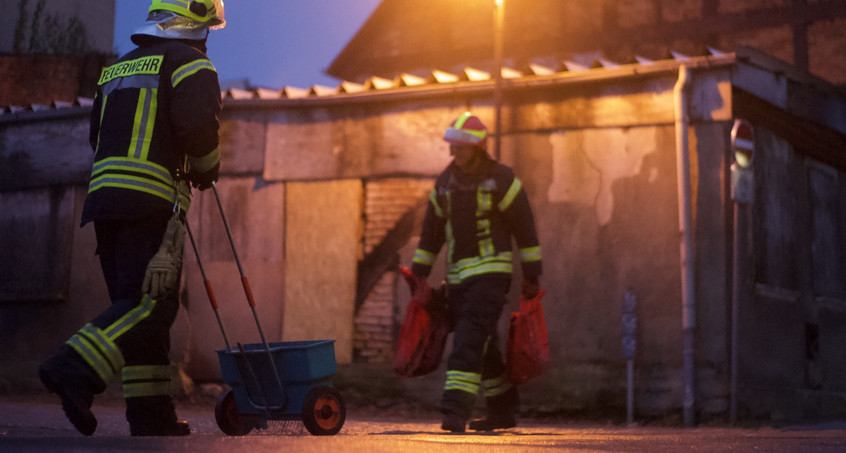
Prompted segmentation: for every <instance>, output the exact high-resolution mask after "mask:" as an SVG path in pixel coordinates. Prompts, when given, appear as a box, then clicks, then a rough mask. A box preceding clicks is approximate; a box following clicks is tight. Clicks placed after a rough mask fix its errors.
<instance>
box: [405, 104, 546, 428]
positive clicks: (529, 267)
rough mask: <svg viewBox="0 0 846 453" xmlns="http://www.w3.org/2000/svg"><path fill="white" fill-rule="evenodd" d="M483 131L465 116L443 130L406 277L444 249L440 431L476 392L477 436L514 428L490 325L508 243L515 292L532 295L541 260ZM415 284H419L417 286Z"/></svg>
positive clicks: (426, 267) (513, 401) (423, 269)
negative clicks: (445, 334)
mask: <svg viewBox="0 0 846 453" xmlns="http://www.w3.org/2000/svg"><path fill="white" fill-rule="evenodd" d="M486 139H487V130H486V129H485V126H484V124H482V122H481V121H480V120H479V118H477V117H476V116H473V115H471V114H470V113H465V114H463V115H461V116H460V117H458V119H456V120H455V121H454V122H453V123H452V124H451V125H450V126H449V128H448V129H447V130H446V133H445V134H444V140H445V141H446V142H448V143H449V146H450V153H451V154H452V156H453V161H452V162H451V163H450V165H449V166H448V167H447V168H446V170H444V172H443V173H441V174H440V176H438V179H437V181H436V182H435V187H434V188H433V189H432V191H431V193H430V195H429V204H428V206H427V209H426V216H425V218H424V220H423V228H422V231H421V236H420V243H419V245H418V248H417V250H416V251H415V254H414V258H413V263H412V272H413V274H414V276H415V278H417V279H419V280H418V281H419V282H420V283H419V284H418V285H416V286H417V287H418V288H421V287H424V286H425V285H423V284H422V283H423V281H425V279H426V278H427V277H428V275H429V273H430V272H431V270H432V265H433V263H434V260H435V257H436V256H437V255H438V253H439V251H440V249H441V247H442V246H443V245H444V244H446V260H447V276H446V283H447V297H448V300H449V304H450V311H451V313H453V315H454V316H455V319H454V320H453V321H454V322H455V331H454V334H453V348H452V353H451V354H450V356H449V359H448V362H447V372H446V384H445V385H444V391H443V396H442V399H441V412H442V413H443V414H444V415H443V417H444V418H443V423H442V425H441V428H442V429H444V430H446V431H453V432H463V431H464V430H465V427H466V426H467V421H468V420H469V419H470V416H471V415H472V409H473V405H474V403H475V400H476V397H477V393H479V390H480V388H481V389H482V390H483V393H484V396H485V405H486V409H487V411H486V416H485V417H484V418H480V419H475V420H471V421H470V424H469V427H470V429H472V430H477V431H489V430H494V429H502V428H510V427H513V426H516V420H515V413H516V411H517V408H518V404H519V402H518V395H517V389H516V388H515V387H514V386H513V385H511V383H510V382H509V381H508V379H507V376H506V374H505V365H504V363H503V360H502V354H501V353H500V349H499V346H498V339H497V334H496V330H497V328H496V326H497V320H498V319H499V317H500V315H501V314H502V311H503V307H504V305H505V303H506V296H507V293H508V290H509V287H510V284H511V273H512V238H513V239H514V240H515V241H516V244H517V247H518V248H519V253H520V263H521V268H522V276H523V277H522V278H523V282H522V292H523V295H524V296H526V297H534V296H535V295H537V293H538V291H539V277H540V275H541V255H540V247H539V245H538V237H537V233H536V231H535V223H534V217H533V216H532V211H531V208H530V206H529V199H528V197H527V195H526V192H525V191H524V190H523V188H522V185H521V183H520V180H519V179H518V178H516V177H515V176H514V173H513V171H512V170H511V168H509V167H507V166H505V165H502V164H499V163H497V162H496V161H494V160H493V159H491V158H490V157H489V156H488V154H487V151H486ZM421 280H422V281H421Z"/></svg>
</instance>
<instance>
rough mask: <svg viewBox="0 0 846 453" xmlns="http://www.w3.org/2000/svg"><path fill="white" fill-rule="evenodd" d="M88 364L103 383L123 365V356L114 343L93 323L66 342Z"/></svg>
mask: <svg viewBox="0 0 846 453" xmlns="http://www.w3.org/2000/svg"><path fill="white" fill-rule="evenodd" d="M66 343H67V344H68V345H69V346H70V347H72V348H73V349H74V350H75V351H76V352H77V353H79V355H80V356H81V357H82V358H83V359H84V360H85V362H86V363H88V364H89V365H90V366H91V368H92V369H93V370H94V371H95V372H96V373H97V375H98V376H100V378H101V379H103V381H108V380H109V379H111V377H112V376H114V374H115V373H116V372H117V370H119V369H120V368H121V367H122V366H123V364H124V359H123V354H122V353H121V352H120V349H119V348H118V347H117V345H115V343H114V342H113V341H111V340H110V339H109V338H107V337H106V336H105V335H104V334H103V332H102V331H101V330H100V329H98V328H97V327H96V326H94V325H93V324H91V323H88V324H86V325H85V326H83V328H82V329H80V330H79V331H78V332H77V333H75V334H74V335H73V336H72V337H70V339H68V341H67V342H66Z"/></svg>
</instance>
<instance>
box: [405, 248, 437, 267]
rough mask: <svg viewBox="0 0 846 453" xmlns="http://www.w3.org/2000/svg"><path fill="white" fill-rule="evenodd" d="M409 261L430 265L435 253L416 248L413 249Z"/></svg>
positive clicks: (433, 260) (432, 262)
mask: <svg viewBox="0 0 846 453" xmlns="http://www.w3.org/2000/svg"><path fill="white" fill-rule="evenodd" d="M411 261H412V262H413V263H417V264H423V265H425V266H431V265H432V264H434V262H435V255H433V254H432V253H431V252H429V251H427V250H423V249H417V250H415V251H414V258H412V259H411Z"/></svg>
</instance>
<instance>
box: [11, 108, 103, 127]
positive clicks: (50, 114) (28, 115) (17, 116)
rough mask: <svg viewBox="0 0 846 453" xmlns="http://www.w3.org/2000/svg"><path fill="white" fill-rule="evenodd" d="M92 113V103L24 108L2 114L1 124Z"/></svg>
mask: <svg viewBox="0 0 846 453" xmlns="http://www.w3.org/2000/svg"><path fill="white" fill-rule="evenodd" d="M89 115H91V106H90V105H77V106H72V107H58V108H49V109H38V110H23V111H20V112H12V113H3V114H0V124H12V123H21V122H29V121H42V120H46V119H56V118H73V117H77V116H86V117H87V116H89Z"/></svg>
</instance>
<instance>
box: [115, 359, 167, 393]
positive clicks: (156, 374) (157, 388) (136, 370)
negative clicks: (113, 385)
mask: <svg viewBox="0 0 846 453" xmlns="http://www.w3.org/2000/svg"><path fill="white" fill-rule="evenodd" d="M170 376H171V375H170V366H169V365H135V366H127V367H124V368H123V371H122V378H123V396H124V397H125V398H133V397H139V396H157V395H169V394H170V390H171V378H170Z"/></svg>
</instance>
